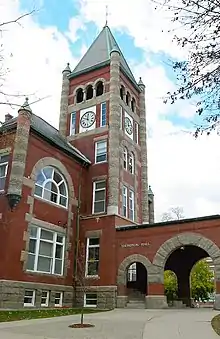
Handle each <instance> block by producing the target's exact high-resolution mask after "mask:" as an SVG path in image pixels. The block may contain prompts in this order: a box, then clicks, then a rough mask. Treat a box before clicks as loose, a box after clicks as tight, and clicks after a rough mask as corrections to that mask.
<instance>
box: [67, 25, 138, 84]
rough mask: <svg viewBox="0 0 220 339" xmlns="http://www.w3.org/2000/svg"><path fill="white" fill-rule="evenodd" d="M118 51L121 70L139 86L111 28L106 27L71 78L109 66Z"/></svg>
mask: <svg viewBox="0 0 220 339" xmlns="http://www.w3.org/2000/svg"><path fill="white" fill-rule="evenodd" d="M115 49H116V50H118V51H119V53H120V57H121V62H120V64H121V65H120V66H121V70H122V72H123V73H125V75H126V76H127V77H128V78H129V79H130V80H131V81H132V82H133V83H134V85H135V86H137V82H136V80H135V78H134V76H133V74H132V72H131V70H130V68H129V66H128V64H127V61H126V59H125V57H124V56H123V53H122V52H121V50H120V48H119V46H118V44H117V42H116V40H115V38H114V36H113V34H112V32H111V30H110V28H109V27H108V26H107V25H106V26H104V27H103V29H102V31H101V32H100V33H99V35H98V36H97V38H96V39H95V40H94V42H93V43H92V45H91V46H90V47H89V49H88V51H87V52H86V53H85V55H84V56H83V57H82V59H81V60H80V62H79V63H78V65H77V66H76V67H75V69H74V70H73V71H72V73H71V74H70V78H72V77H75V76H77V75H80V74H82V73H86V72H89V71H92V70H93V69H96V68H99V67H102V66H105V65H109V64H110V54H111V51H112V50H115Z"/></svg>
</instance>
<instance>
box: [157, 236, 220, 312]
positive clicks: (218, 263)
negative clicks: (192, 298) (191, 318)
mask: <svg viewBox="0 0 220 339" xmlns="http://www.w3.org/2000/svg"><path fill="white" fill-rule="evenodd" d="M181 248H182V249H185V250H186V251H187V252H188V256H187V253H186V261H188V263H187V262H186V263H184V261H182V260H181V259H180V256H181V255H183V253H181V251H182V250H181ZM193 249H194V252H193V251H192V250H193ZM175 252H176V254H177V257H178V256H179V269H178V268H177V272H175V273H177V274H178V275H179V285H180V288H179V290H180V291H179V295H180V297H181V298H182V299H184V298H186V299H188V301H187V302H188V303H189V274H190V272H189V270H191V268H192V266H193V263H194V264H195V262H196V261H198V260H200V259H201V258H202V257H204V256H208V257H210V258H211V259H212V260H213V264H214V270H215V283H216V296H215V305H214V307H215V309H220V249H219V247H218V246H217V245H216V244H215V243H214V242H213V241H211V240H210V239H208V238H205V237H204V236H203V235H201V234H198V233H181V234H179V235H177V236H175V237H173V238H171V239H169V240H167V241H166V242H165V243H164V244H163V245H162V246H161V247H160V248H159V250H158V251H157V253H156V255H155V257H154V260H153V265H154V267H157V268H158V269H159V271H160V274H161V276H162V274H163V272H164V269H172V268H173V267H174V266H175V267H177V265H176V264H175V261H176V260H177V257H175ZM180 261H181V262H182V269H181V262H180Z"/></svg>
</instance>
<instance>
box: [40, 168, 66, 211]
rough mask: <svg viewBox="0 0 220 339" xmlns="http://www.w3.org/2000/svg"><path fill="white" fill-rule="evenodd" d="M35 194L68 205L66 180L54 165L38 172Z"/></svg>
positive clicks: (58, 203)
mask: <svg viewBox="0 0 220 339" xmlns="http://www.w3.org/2000/svg"><path fill="white" fill-rule="evenodd" d="M35 195H36V196H38V197H40V198H42V199H45V200H48V201H50V202H53V203H55V204H57V205H61V206H63V207H67V205H68V193H67V185H66V181H65V180H64V178H63V176H62V175H61V174H60V173H59V172H58V171H57V170H56V169H55V168H53V167H45V168H43V169H42V170H40V171H39V172H38V174H37V179H36V183H35Z"/></svg>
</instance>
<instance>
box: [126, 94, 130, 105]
mask: <svg viewBox="0 0 220 339" xmlns="http://www.w3.org/2000/svg"><path fill="white" fill-rule="evenodd" d="M130 101H131V96H130V93H129V92H127V94H126V104H127V105H128V106H129V105H130Z"/></svg>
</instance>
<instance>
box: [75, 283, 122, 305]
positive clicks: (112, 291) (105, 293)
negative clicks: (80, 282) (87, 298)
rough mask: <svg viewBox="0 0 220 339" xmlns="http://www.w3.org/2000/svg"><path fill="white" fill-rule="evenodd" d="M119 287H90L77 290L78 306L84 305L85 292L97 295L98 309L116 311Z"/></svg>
mask: <svg viewBox="0 0 220 339" xmlns="http://www.w3.org/2000/svg"><path fill="white" fill-rule="evenodd" d="M116 291H117V286H88V287H86V290H85V289H84V288H82V287H77V288H76V306H82V305H83V304H84V292H85V293H95V294H97V308H99V309H114V308H115V307H116Z"/></svg>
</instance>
